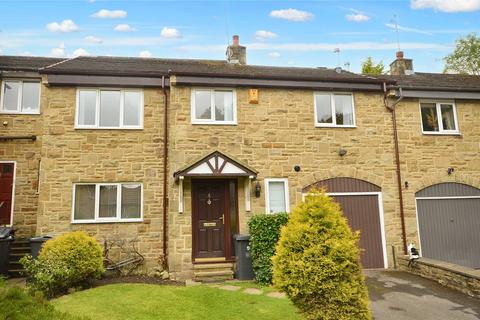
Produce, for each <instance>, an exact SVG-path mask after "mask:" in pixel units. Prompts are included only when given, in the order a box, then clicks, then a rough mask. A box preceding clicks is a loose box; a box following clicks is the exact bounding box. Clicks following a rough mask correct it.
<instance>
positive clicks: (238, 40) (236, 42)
mask: <svg viewBox="0 0 480 320" xmlns="http://www.w3.org/2000/svg"><path fill="white" fill-rule="evenodd" d="M239 44H240V37H239V36H238V35H234V36H233V45H234V46H238V45H239Z"/></svg>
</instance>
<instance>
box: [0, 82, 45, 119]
mask: <svg viewBox="0 0 480 320" xmlns="http://www.w3.org/2000/svg"><path fill="white" fill-rule="evenodd" d="M0 96H1V97H0V98H1V99H0V112H3V113H23V114H39V113H40V81H39V80H4V81H2V92H1V94H0Z"/></svg>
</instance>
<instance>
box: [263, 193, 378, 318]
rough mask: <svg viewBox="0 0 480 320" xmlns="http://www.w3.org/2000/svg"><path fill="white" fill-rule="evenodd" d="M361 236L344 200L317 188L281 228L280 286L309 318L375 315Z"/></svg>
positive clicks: (276, 273) (276, 266) (276, 276)
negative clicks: (362, 260)
mask: <svg viewBox="0 0 480 320" xmlns="http://www.w3.org/2000/svg"><path fill="white" fill-rule="evenodd" d="M358 240H359V234H358V233H354V232H352V231H351V229H350V228H349V226H348V224H347V220H346V219H345V217H344V216H343V214H342V211H341V208H340V205H339V204H337V203H336V202H334V201H333V199H332V198H330V197H329V196H327V195H326V194H325V193H324V192H323V191H322V192H320V191H313V192H312V193H311V194H310V195H308V196H307V197H306V199H305V202H303V203H302V204H300V205H299V206H298V207H297V208H295V209H294V210H293V212H292V213H291V214H290V218H289V221H288V223H287V225H286V226H284V227H283V228H282V230H281V235H280V239H279V241H278V244H277V247H276V254H275V256H274V257H273V259H272V260H273V283H274V285H275V286H276V287H277V288H279V289H280V290H281V291H283V292H285V293H286V294H287V296H288V297H289V298H290V299H291V300H292V302H293V303H294V305H295V306H296V307H297V308H298V309H299V310H300V311H301V312H302V313H303V314H304V315H305V317H306V318H307V319H321V320H330V319H332V320H333V319H335V320H347V319H348V320H363V319H371V312H370V309H369V305H368V291H367V287H366V286H365V279H364V277H363V274H362V270H361V267H360V263H359V255H360V250H359V248H358Z"/></svg>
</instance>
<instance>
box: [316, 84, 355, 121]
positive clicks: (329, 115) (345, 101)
mask: <svg viewBox="0 0 480 320" xmlns="http://www.w3.org/2000/svg"><path fill="white" fill-rule="evenodd" d="M314 114H315V126H316V127H345V128H354V127H355V106H354V102H353V94H352V93H345V92H315V94H314Z"/></svg>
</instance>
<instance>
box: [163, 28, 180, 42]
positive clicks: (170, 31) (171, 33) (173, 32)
mask: <svg viewBox="0 0 480 320" xmlns="http://www.w3.org/2000/svg"><path fill="white" fill-rule="evenodd" d="M160 35H161V36H162V37H163V38H168V39H178V38H181V37H182V34H181V33H180V31H178V30H177V29H175V28H169V27H163V29H162V31H161V32H160Z"/></svg>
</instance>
